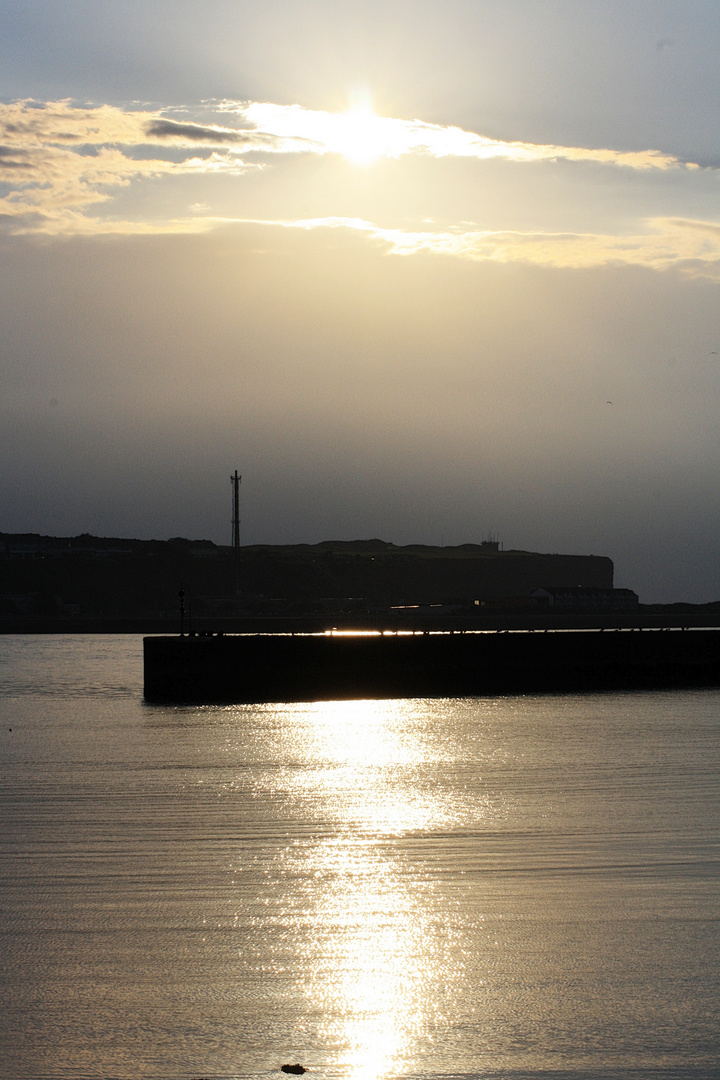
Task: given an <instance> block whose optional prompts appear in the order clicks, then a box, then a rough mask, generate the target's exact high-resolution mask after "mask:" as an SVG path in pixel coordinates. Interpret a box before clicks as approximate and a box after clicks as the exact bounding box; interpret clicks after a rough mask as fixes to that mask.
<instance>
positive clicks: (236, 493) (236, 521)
mask: <svg viewBox="0 0 720 1080" xmlns="http://www.w3.org/2000/svg"><path fill="white" fill-rule="evenodd" d="M241 480H242V476H238V474H237V469H236V470H235V475H234V476H231V477H230V483H231V484H232V489H233V499H232V515H233V516H232V546H233V550H234V552H235V592H236V593H238V592H239V591H240V481H241Z"/></svg>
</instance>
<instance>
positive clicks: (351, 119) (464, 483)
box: [0, 0, 720, 602]
mask: <svg viewBox="0 0 720 1080" xmlns="http://www.w3.org/2000/svg"><path fill="white" fill-rule="evenodd" d="M718 56H720V3H718V2H717V0H672V2H670V0H475V2H471V0H445V2H443V3H439V2H429V0H412V2H410V0H383V2H382V3H380V2H376V0H364V2H354V0H262V2H260V0H255V2H248V0H204V2H203V3H202V4H200V3H197V2H195V0H192V2H191V0H122V2H117V0H42V2H39V3H32V4H30V3H27V2H25V0H0V274H1V275H2V284H3V287H2V289H0V326H1V327H2V333H1V334H0V371H1V378H2V393H1V394H0V411H1V414H2V422H1V424H0V453H1V454H2V460H3V467H2V469H1V470H0V477H1V479H0V498H1V500H2V501H1V503H0V505H1V506H2V515H1V517H0V531H10V532H23V531H24V532H40V533H46V534H55V535H58V534H59V535H64V534H70V535H72V534H77V533H80V532H91V533H95V534H98V535H118V536H136V537H142V538H151V537H157V538H165V537H169V536H177V535H182V536H188V537H191V538H208V539H212V540H215V541H216V542H221V543H228V542H229V539H230V513H231V486H230V475H231V473H232V472H233V471H234V470H235V469H237V470H238V471H239V472H240V473H241V474H242V476H243V482H242V488H241V505H242V509H241V513H242V539H243V542H245V543H262V542H268V543H285V542H287V543H297V542H316V541H320V540H329V539H363V538H371V537H380V538H382V539H384V540H388V541H392V542H394V543H396V544H404V543H431V544H439V543H445V544H459V543H464V542H478V541H479V540H481V539H482V538H483V537H485V536H487V535H488V534H490V533H492V534H496V535H498V536H499V538H500V539H501V540H502V541H503V542H504V544H505V547H508V548H510V547H513V548H523V549H527V550H536V551H556V552H568V553H577V554H596V555H607V556H609V557H610V558H612V559H613V561H614V563H615V582H616V585H618V586H627V587H630V588H634V589H636V591H638V592H639V594H640V598H641V600H643V601H646V602H650V601H653V600H665V601H672V600H681V599H687V600H694V601H698V602H702V601H709V600H716V599H720V540H719V537H720V503H719V500H718V493H717V490H718V474H719V471H720V434H719V430H718V429H719V425H718V416H719V414H720V200H719V195H720V138H719V135H720V64H718Z"/></svg>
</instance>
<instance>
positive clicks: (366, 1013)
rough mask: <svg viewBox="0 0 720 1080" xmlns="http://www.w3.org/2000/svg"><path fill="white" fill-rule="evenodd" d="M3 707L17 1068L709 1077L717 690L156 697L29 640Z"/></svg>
mask: <svg viewBox="0 0 720 1080" xmlns="http://www.w3.org/2000/svg"><path fill="white" fill-rule="evenodd" d="M0 722H1V726H0V822H1V828H2V832H1V840H2V856H1V858H2V863H1V869H2V880H1V884H0V1077H1V1078H2V1080H10V1078H12V1080H27V1078H42V1077H48V1078H62V1080H66V1078H73V1080H75V1078H81V1077H93V1078H111V1077H116V1078H123V1080H125V1078H128V1080H129V1078H160V1077H162V1078H180V1077H182V1078H190V1077H213V1078H214V1077H223V1078H227V1077H271V1076H272V1075H275V1076H277V1075H281V1074H278V1072H277V1070H278V1069H279V1067H280V1065H281V1064H283V1063H284V1062H291V1063H294V1062H296V1061H298V1062H301V1063H302V1064H303V1065H305V1066H306V1067H308V1068H309V1069H310V1070H311V1072H310V1074H309V1075H310V1078H312V1077H314V1076H317V1077H318V1078H334V1077H338V1078H339V1077H348V1078H350V1077H352V1078H357V1080H376V1078H377V1080H382V1078H384V1077H398V1076H402V1077H416V1076H422V1077H441V1076H442V1077H486V1078H508V1080H526V1078H531V1077H542V1078H547V1080H551V1078H552V1080H555V1078H563V1080H569V1078H590V1077H598V1078H604V1080H609V1078H613V1080H614V1078H625V1077H627V1078H629V1080H646V1078H662V1080H670V1078H690V1077H692V1078H700V1077H703V1078H710V1077H712V1078H716V1077H718V1076H719V1075H720V1019H719V1016H720V1004H719V1003H720V693H718V692H716V691H701V692H697V693H686V692H675V693H642V694H630V693H628V694H611V695H591V696H544V697H504V698H495V699H456V700H449V699H448V700H442V701H429V700H423V701H358V702H341V703H332V702H331V703H328V702H323V703H319V704H303V705H263V706H240V707H222V708H216V707H212V708H210V707H205V708H195V707H192V708H190V707H175V708H167V707H150V706H146V705H144V704H143V702H142V687H141V640H140V639H139V638H134V637H132V638H128V637H118V638H105V637H95V638H92V637H88V638H77V637H67V638H50V637H47V638H42V637H41V638H37V637H22V638H21V637H17V638H0ZM10 729H12V730H10Z"/></svg>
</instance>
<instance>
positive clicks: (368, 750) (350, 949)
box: [296, 701, 462, 1080]
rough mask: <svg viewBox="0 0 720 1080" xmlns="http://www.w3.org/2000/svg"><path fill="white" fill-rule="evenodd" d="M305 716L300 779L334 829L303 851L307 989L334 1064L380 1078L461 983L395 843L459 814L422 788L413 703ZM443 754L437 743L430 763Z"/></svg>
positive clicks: (423, 891) (349, 705)
mask: <svg viewBox="0 0 720 1080" xmlns="http://www.w3.org/2000/svg"><path fill="white" fill-rule="evenodd" d="M310 709H311V711H312V722H311V723H309V724H307V725H303V728H302V756H303V758H304V760H305V762H306V763H307V765H309V766H310V768H307V769H303V770H300V771H299V773H298V775H297V776H296V784H297V788H298V789H299V790H298V794H299V795H301V796H303V797H306V798H307V797H308V796H310V797H312V798H313V799H314V800H317V801H318V802H319V803H320V804H322V810H321V812H322V816H323V817H324V818H327V817H328V816H330V817H332V818H333V819H334V820H335V822H336V823H337V825H338V827H339V831H338V833H337V834H336V835H335V836H334V837H332V838H328V837H327V836H326V837H325V838H324V839H322V840H319V841H318V842H317V843H316V844H314V845H311V846H309V847H308V848H306V849H305V850H304V852H303V857H304V858H305V859H311V860H312V863H313V865H314V873H313V874H312V876H311V877H312V881H313V884H312V885H311V886H308V888H309V890H310V895H309V896H308V901H309V905H308V906H309V907H310V906H311V907H312V914H311V918H312V921H313V924H314V925H315V926H316V927H317V933H316V934H315V936H314V938H313V940H312V945H310V946H309V949H310V955H308V956H306V957H305V958H304V961H305V965H306V967H305V975H306V976H307V975H308V974H309V976H310V977H309V978H306V980H305V983H304V985H305V990H306V993H307V994H308V996H309V998H310V1000H311V1002H312V1006H313V1009H314V1010H315V1011H316V1012H317V1013H318V1014H319V1016H320V1017H321V1019H320V1021H319V1034H320V1035H321V1037H322V1040H323V1041H324V1042H325V1044H326V1045H327V1046H328V1048H332V1052H333V1053H334V1055H336V1062H335V1063H336V1066H337V1067H338V1068H339V1069H341V1070H342V1072H343V1073H344V1074H345V1075H350V1076H352V1077H354V1078H355V1077H357V1078H358V1080H378V1078H381V1077H385V1076H389V1075H392V1074H397V1073H398V1072H401V1071H402V1070H403V1063H406V1065H409V1063H410V1062H411V1061H414V1060H416V1059H417V1054H418V1052H422V1051H421V1050H419V1046H420V1044H427V1043H428V1040H430V1039H431V1037H432V1027H433V1025H434V1024H436V1023H437V1022H438V1019H439V1018H438V1015H437V1009H438V1002H442V1001H446V1000H447V997H448V994H450V995H451V996H452V990H453V984H455V983H456V982H457V981H458V979H460V978H461V975H462V970H461V967H462V965H461V963H458V961H457V959H456V958H455V954H454V953H453V951H452V947H451V944H450V937H451V936H452V934H451V930H449V928H448V926H447V925H446V924H445V923H444V924H443V925H442V926H440V927H439V926H438V918H437V913H436V911H435V906H434V903H433V888H432V885H431V883H430V882H429V881H428V880H427V879H425V880H424V884H423V886H422V888H420V887H419V885H418V880H417V878H416V877H414V876H413V875H412V873H411V872H410V870H411V868H409V867H408V865H407V862H406V859H407V855H406V854H405V855H403V854H401V852H400V850H399V848H398V847H397V844H396V838H397V837H398V836H399V835H401V834H402V835H407V834H415V833H419V832H424V831H426V830H428V829H437V828H442V827H444V826H446V825H448V824H449V819H450V817H451V816H452V811H451V810H448V808H446V807H444V806H443V805H442V800H441V799H439V798H438V793H437V791H436V790H433V789H432V788H431V787H430V786H428V787H427V789H426V787H425V785H424V783H423V766H424V765H425V763H426V761H427V757H428V753H429V746H428V745H427V741H426V740H425V739H424V738H423V737H422V730H421V728H422V725H421V726H420V729H419V727H418V725H417V722H416V719H417V717H416V715H415V713H416V710H417V703H411V702H402V701H381V702H378V701H349V702H331V703H317V704H315V705H313V706H311V707H310ZM437 753H438V750H437V746H435V747H434V749H433V757H434V758H435V760H437ZM318 810H319V812H320V807H319V808H318ZM298 854H299V853H298ZM430 1003H434V1004H433V1006H432V1009H431V1008H430Z"/></svg>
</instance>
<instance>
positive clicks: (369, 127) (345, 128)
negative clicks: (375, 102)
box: [332, 108, 391, 165]
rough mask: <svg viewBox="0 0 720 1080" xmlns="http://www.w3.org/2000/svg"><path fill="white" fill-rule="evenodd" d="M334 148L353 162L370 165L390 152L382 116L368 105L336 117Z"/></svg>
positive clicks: (354, 163)
mask: <svg viewBox="0 0 720 1080" xmlns="http://www.w3.org/2000/svg"><path fill="white" fill-rule="evenodd" d="M334 120H335V124H334V125H333V126H334V128H335V131H334V132H333V134H334V138H333V139H332V143H334V146H333V147H332V149H334V150H335V151H336V153H339V154H342V156H343V157H344V158H347V160H348V161H350V162H352V164H353V165H370V164H372V162H374V161H377V160H378V159H379V158H381V157H387V156H388V154H389V153H391V150H390V147H389V145H388V132H387V131H386V130H385V127H386V125H385V124H384V122H383V118H382V117H380V116H376V115H375V113H374V112H373V111H372V110H371V109H369V108H355V109H350V110H349V111H348V112H346V113H340V114H339V115H338V116H335V117H334Z"/></svg>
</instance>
